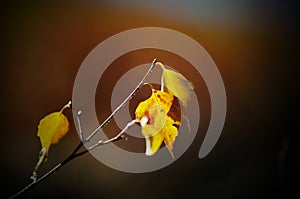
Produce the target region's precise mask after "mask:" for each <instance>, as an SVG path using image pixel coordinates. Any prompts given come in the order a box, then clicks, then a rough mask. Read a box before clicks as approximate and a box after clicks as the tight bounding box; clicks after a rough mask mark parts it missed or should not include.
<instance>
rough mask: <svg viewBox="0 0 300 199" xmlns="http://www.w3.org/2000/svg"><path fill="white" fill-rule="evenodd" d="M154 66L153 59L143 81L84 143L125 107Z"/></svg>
mask: <svg viewBox="0 0 300 199" xmlns="http://www.w3.org/2000/svg"><path fill="white" fill-rule="evenodd" d="M155 64H156V59H154V60H153V61H152V64H151V67H150V68H149V70H148V71H147V73H146V74H145V76H144V77H143V79H142V80H141V81H140V83H139V84H138V85H137V86H136V88H135V89H134V90H133V91H132V92H131V93H130V94H129V95H128V97H127V98H126V99H125V100H124V101H123V102H122V103H121V104H120V105H119V106H118V107H117V108H116V109H115V110H114V111H113V112H112V113H111V114H110V116H108V117H107V118H106V120H104V122H103V123H102V124H101V125H100V126H98V127H97V128H96V129H95V130H94V131H93V132H92V133H91V134H90V135H89V136H88V137H87V138H86V141H87V142H88V141H90V140H91V139H92V138H93V137H94V136H95V135H96V134H97V133H98V131H99V130H100V129H102V128H103V126H105V125H106V124H107V123H108V122H109V120H111V118H112V117H113V116H114V115H115V114H116V113H117V112H118V111H119V110H120V109H121V108H122V107H123V106H124V105H125V103H127V102H128V101H129V100H130V99H131V98H132V97H133V96H134V94H135V93H136V92H137V91H138V90H139V88H140V87H141V86H142V85H143V84H144V82H145V80H146V78H147V77H148V76H149V75H150V73H151V72H152V70H153V68H154V66H155Z"/></svg>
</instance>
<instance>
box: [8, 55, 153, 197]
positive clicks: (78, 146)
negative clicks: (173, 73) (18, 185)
mask: <svg viewBox="0 0 300 199" xmlns="http://www.w3.org/2000/svg"><path fill="white" fill-rule="evenodd" d="M155 64H156V59H154V60H153V62H152V64H151V66H150V68H149V70H148V71H147V73H146V74H145V76H144V77H143V78H142V80H141V81H140V82H139V84H138V85H137V86H136V87H135V89H134V90H133V91H132V92H131V93H130V94H129V96H128V97H127V98H126V99H125V100H124V101H123V102H122V103H121V104H120V105H119V106H118V107H117V108H116V109H115V110H114V111H113V112H112V113H111V114H110V115H109V116H108V117H107V118H106V119H105V120H104V122H103V123H102V124H100V125H99V126H98V127H97V128H96V129H95V130H94V131H93V132H92V133H91V134H90V135H89V136H88V137H87V138H86V139H84V137H83V132H82V128H81V122H80V114H81V111H79V112H77V113H76V116H77V122H78V128H79V133H80V137H81V141H80V142H79V144H78V145H77V146H76V147H75V149H74V150H73V152H72V153H71V154H70V155H69V156H68V157H67V158H66V159H64V160H63V161H62V162H60V163H59V164H57V165H56V166H55V167H53V168H52V169H51V170H50V171H48V172H47V173H45V174H44V175H43V176H41V177H40V178H37V179H36V180H34V181H33V182H32V183H30V184H29V185H27V186H26V187H25V188H23V189H22V190H20V191H19V192H17V193H16V194H14V195H13V196H12V197H10V198H11V199H13V198H17V197H18V196H21V195H22V194H24V193H26V192H28V191H29V190H31V189H33V188H34V187H35V186H37V185H38V184H40V183H41V182H42V181H44V180H45V179H47V178H48V177H49V176H51V175H53V174H54V173H55V172H57V171H58V170H59V169H61V168H62V167H63V166H64V165H66V164H67V163H69V162H70V161H71V160H73V159H75V158H77V157H80V156H82V155H84V154H85V153H87V152H89V151H90V150H93V149H95V148H97V147H99V146H102V145H104V144H108V143H112V142H115V141H117V140H119V139H121V138H122V135H123V134H124V133H125V131H126V130H127V129H128V128H129V127H130V126H132V125H133V124H134V123H135V122H137V121H136V120H133V121H131V122H129V123H128V124H127V125H126V127H125V128H124V129H123V130H122V131H121V132H120V133H119V134H118V135H116V136H115V137H113V138H111V139H108V140H106V141H99V142H98V144H96V145H94V146H92V148H91V147H90V148H88V149H86V150H83V151H81V152H79V150H80V149H81V147H82V146H83V145H84V143H86V142H88V141H90V140H91V139H92V138H93V137H94V136H95V135H96V134H97V133H98V132H99V131H100V130H101V129H102V128H103V127H104V126H105V125H106V124H107V123H108V122H109V121H110V120H111V119H112V117H113V116H114V115H116V113H117V112H118V111H119V110H120V109H121V108H122V107H123V106H124V105H125V104H126V103H127V102H128V101H129V100H130V99H131V98H132V97H133V96H134V94H135V93H136V92H137V91H138V90H139V88H140V87H141V86H142V85H143V84H144V82H145V80H146V79H147V77H148V76H149V75H150V73H151V72H152V70H153V68H154V66H155ZM69 105H70V104H69Z"/></svg>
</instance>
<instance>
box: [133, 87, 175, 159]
mask: <svg viewBox="0 0 300 199" xmlns="http://www.w3.org/2000/svg"><path fill="white" fill-rule="evenodd" d="M174 100H175V97H174V96H173V95H172V94H170V93H167V92H162V91H158V90H154V89H152V95H151V96H150V97H149V98H148V99H146V100H145V101H143V102H141V103H140V104H139V105H138V107H137V108H136V111H135V114H136V120H138V121H140V124H141V126H142V134H143V135H144V137H145V139H146V155H148V156H151V155H154V154H155V153H156V152H157V151H158V149H159V148H160V147H161V144H162V142H164V143H165V145H166V147H167V148H168V150H169V152H170V153H171V156H172V157H173V158H174V155H173V152H172V150H173V143H174V142H175V139H176V136H177V135H178V129H177V127H179V126H180V121H175V119H173V118H172V117H171V115H176V114H177V115H180V112H179V113H178V112H177V113H172V114H169V113H170V110H171V107H172V106H173V105H174V102H175V101H174ZM175 104H176V103H175ZM174 110H177V111H180V109H174Z"/></svg>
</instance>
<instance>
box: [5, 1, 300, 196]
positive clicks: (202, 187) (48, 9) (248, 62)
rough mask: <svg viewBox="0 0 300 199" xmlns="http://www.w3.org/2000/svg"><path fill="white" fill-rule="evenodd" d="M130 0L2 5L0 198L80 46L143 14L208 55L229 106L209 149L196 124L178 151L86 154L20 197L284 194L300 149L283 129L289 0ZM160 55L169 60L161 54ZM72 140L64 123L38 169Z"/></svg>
mask: <svg viewBox="0 0 300 199" xmlns="http://www.w3.org/2000/svg"><path fill="white" fill-rule="evenodd" d="M134 2H135V1H128V3H103V2H102V3H101V2H100V1H88V2H86V3H78V2H77V3H75V2H72V3H71V2H66V1H65V2H64V3H59V1H55V2H54V3H26V4H24V3H23V4H16V5H13V4H10V5H1V75H0V79H1V87H0V88H1V105H2V106H1V120H0V121H1V138H2V142H1V148H0V149H1V150H0V155H1V167H0V171H1V181H2V186H1V196H3V197H4V198H7V197H9V196H11V195H12V194H14V193H15V192H17V191H18V190H20V189H21V188H23V187H24V186H25V185H27V184H28V183H29V182H30V180H29V176H30V175H31V172H32V169H33V167H34V165H35V163H36V160H37V156H38V152H39V150H40V144H39V139H38V137H37V136H36V128H37V125H38V121H39V120H40V119H41V118H42V117H43V116H44V115H46V114H48V113H50V112H52V111H55V110H58V109H59V108H60V107H61V106H62V105H63V104H65V103H66V102H67V101H68V100H69V99H70V98H71V96H72V87H73V82H74V79H75V77H76V73H77V70H78V68H79V67H80V64H81V63H82V61H83V60H84V58H85V57H86V56H87V54H88V53H89V52H90V51H91V50H92V49H93V48H94V47H95V46H96V45H98V44H99V43H100V42H101V41H103V40H104V39H106V38H108V37H109V36H111V35H114V34H116V33H119V32H121V31H124V30H127V29H131V28H137V27H146V26H161V27H166V28H171V29H174V30H177V31H181V32H183V33H185V34H187V35H189V36H190V37H192V38H194V39H195V40H197V41H198V42H199V43H200V44H201V45H203V47H204V48H205V49H206V50H207V51H208V53H209V54H210V55H211V57H212V58H213V59H214V61H215V63H216V64H217V66H218V68H219V70H220V73H221V74H222V77H223V79H224V83H225V87H226V92H227V97H228V98H227V99H228V112H227V118H226V123H225V127H224V130H223V133H222V135H221V137H220V139H219V141H218V143H217V145H216V146H215V148H214V149H213V151H212V152H211V153H210V154H209V155H208V156H207V157H205V158H204V159H198V156H197V155H198V152H199V148H200V145H201V142H202V138H203V133H199V135H198V136H197V137H196V140H195V141H194V143H193V145H192V146H191V147H190V148H189V150H188V151H187V152H186V153H185V154H184V155H183V156H182V157H181V158H180V159H179V160H178V161H176V162H175V163H174V164H172V165H170V166H168V167H166V168H164V169H162V170H159V171H155V172H151V173H145V174H129V173H123V172H119V171H116V170H113V169H111V168H109V167H106V166H105V165H103V164H101V163H100V162H98V161H97V160H96V159H95V158H93V157H92V156H91V155H89V154H87V155H85V156H83V157H81V158H79V159H77V160H74V161H73V162H71V163H70V164H68V165H66V166H65V167H64V168H63V169H62V170H60V171H59V172H57V173H56V174H55V175H53V176H51V177H50V178H49V179H47V180H46V181H45V182H43V183H42V184H40V185H39V186H37V187H35V188H34V189H33V190H31V191H30V192H29V193H27V194H26V195H24V198H25V197H31V198H40V197H43V198H62V197H68V198H69V197H73V198H121V197H122V198H166V197H168V198H169V197H172V198H177V197H178V198H179V197H182V198H183V197H188V196H192V195H193V196H197V197H198V198H258V197H260V196H264V197H273V198H274V197H279V198H287V197H288V196H291V195H292V193H296V186H297V184H296V182H297V181H296V180H298V178H297V176H298V174H299V171H298V168H299V158H298V155H297V150H296V148H295V143H296V142H297V139H296V138H295V137H296V136H295V134H293V132H298V131H299V128H298V127H297V126H296V122H297V121H298V119H299V118H298V117H297V116H295V115H296V113H297V112H296V106H295V105H296V104H295V95H296V94H297V93H299V91H298V81H296V75H297V73H296V72H295V71H293V70H294V68H296V66H299V65H297V64H296V55H297V52H298V53H299V49H298V51H296V48H295V47H296V46H298V45H299V40H297V39H294V36H296V35H297V34H299V29H298V26H299V21H298V20H297V19H299V13H296V11H297V12H298V10H299V5H298V3H294V4H289V3H274V2H273V1H272V2H270V3H258V2H259V1H258V2H255V1H239V2H238V3H234V2H232V1H228V3H227V4H225V3H208V2H209V1H207V2H206V1H205V3H197V2H196V1H190V2H189V1H187V2H186V3H185V4H183V3H179V1H174V2H173V3H171V2H169V1H166V2H165V3H163V4H160V3H157V2H156V1H155V2H156V3H155V2H154V3H153V4H151V3H150V4H151V5H149V3H148V4H146V3H145V4H144V3H141V2H140V3H134ZM286 2H287V1H286ZM189 4H190V5H189ZM181 8H182V9H181ZM189 9H191V10H190V12H189ZM197 10H199V11H197ZM174 42H176V41H174ZM128 56H129V57H130V58H128V57H127V59H126V58H124V59H123V60H121V63H123V65H126V66H129V67H131V66H133V64H135V63H137V62H139V61H136V60H140V61H141V60H142V61H143V62H144V63H145V62H151V60H152V58H151V59H150V60H149V58H150V57H151V56H149V54H147V53H146V54H145V53H144V55H141V56H139V58H135V56H134V54H132V55H128ZM158 56H159V54H158ZM166 58H168V56H166ZM143 59H144V60H143ZM119 61H120V60H119ZM164 62H165V63H166V62H167V63H169V64H170V65H171V64H172V61H171V60H170V59H168V60H166V61H165V60H164ZM173 62H174V61H173ZM126 70H127V69H124V72H125V71H126ZM187 75H188V73H187ZM199 81H200V82H201V80H199ZM199 85H200V84H199ZM106 86H107V87H108V88H109V86H112V85H106ZM204 92H207V91H204ZM107 95H109V93H107V94H106V96H107ZM203 99H206V100H204V102H203V103H204V105H203V109H204V110H207V111H206V112H207V114H206V116H204V117H203V119H204V120H203V121H204V122H203V121H202V123H201V125H202V126H200V129H199V132H201V131H203V130H205V128H206V125H207V122H208V121H207V118H208V117H209V107H207V106H206V105H207V104H208V105H209V103H208V101H207V96H206V97H205V94H204V96H203ZM99 103H100V102H99ZM201 110H202V109H201ZM98 114H99V111H98ZM105 114H107V113H103V115H101V116H99V117H100V118H101V117H105ZM67 115H68V116H71V114H70V113H67ZM293 129H297V130H293ZM78 141H79V139H78V136H77V134H76V132H75V131H74V127H73V126H71V129H70V132H69V134H68V135H67V136H66V137H65V138H63V139H62V140H61V142H60V143H59V144H58V145H55V146H52V147H51V150H50V154H49V160H48V161H47V163H46V164H44V165H43V166H42V168H41V170H40V172H41V173H44V172H46V171H47V170H49V169H50V168H52V167H53V166H54V165H56V164H57V163H58V162H59V161H61V160H63V158H64V157H66V156H67V155H68V154H69V153H70V152H71V151H72V149H73V147H74V146H75V145H76V144H77V143H78ZM297 167H298V168H297ZM298 185H299V183H298ZM298 194H299V192H298ZM298 196H299V195H298Z"/></svg>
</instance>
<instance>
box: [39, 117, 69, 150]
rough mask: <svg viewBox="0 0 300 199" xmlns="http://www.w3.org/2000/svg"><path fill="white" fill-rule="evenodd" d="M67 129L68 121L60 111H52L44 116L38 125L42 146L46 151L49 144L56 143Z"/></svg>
mask: <svg viewBox="0 0 300 199" xmlns="http://www.w3.org/2000/svg"><path fill="white" fill-rule="evenodd" d="M68 130H69V122H68V119H67V117H66V116H65V115H64V114H63V113H62V112H54V113H51V114H49V115H47V116H46V117H44V118H43V119H42V120H41V121H40V124H39V126H38V133H37V135H38V136H39V137H40V141H41V144H42V148H45V149H46V152H47V153H48V151H49V148H50V145H51V144H56V143H58V141H59V140H60V138H62V137H63V136H64V135H65V134H66V133H67V132H68Z"/></svg>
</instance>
